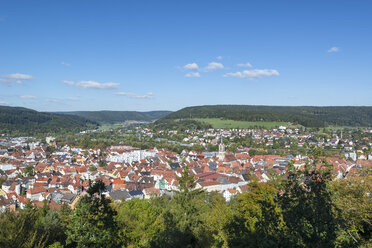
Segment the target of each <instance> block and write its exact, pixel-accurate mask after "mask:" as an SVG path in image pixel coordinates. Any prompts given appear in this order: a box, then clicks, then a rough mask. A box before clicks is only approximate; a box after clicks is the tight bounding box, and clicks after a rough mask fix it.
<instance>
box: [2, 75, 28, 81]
mask: <svg viewBox="0 0 372 248" xmlns="http://www.w3.org/2000/svg"><path fill="white" fill-rule="evenodd" d="M3 77H4V78H10V79H17V80H30V79H32V78H33V77H32V76H31V75H27V74H22V73H14V74H8V75H5V76H3Z"/></svg>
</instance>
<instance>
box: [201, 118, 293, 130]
mask: <svg viewBox="0 0 372 248" xmlns="http://www.w3.org/2000/svg"><path fill="white" fill-rule="evenodd" d="M194 120H196V121H200V122H206V123H209V124H211V125H212V126H213V128H225V129H230V128H254V127H263V128H276V127H279V126H285V127H291V128H295V127H300V125H293V124H292V123H289V122H266V121H256V122H254V121H233V120H221V119H218V118H194Z"/></svg>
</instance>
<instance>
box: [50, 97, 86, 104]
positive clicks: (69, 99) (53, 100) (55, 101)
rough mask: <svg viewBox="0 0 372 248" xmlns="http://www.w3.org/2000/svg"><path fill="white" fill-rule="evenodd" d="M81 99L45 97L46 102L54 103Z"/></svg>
mask: <svg viewBox="0 0 372 248" xmlns="http://www.w3.org/2000/svg"><path fill="white" fill-rule="evenodd" d="M79 100H80V99H79V98H77V97H52V98H47V99H45V101H46V102H53V103H66V102H71V101H73V102H77V101H79Z"/></svg>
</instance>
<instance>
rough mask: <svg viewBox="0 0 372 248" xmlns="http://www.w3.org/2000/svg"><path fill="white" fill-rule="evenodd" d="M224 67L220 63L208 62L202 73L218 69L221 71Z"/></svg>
mask: <svg viewBox="0 0 372 248" xmlns="http://www.w3.org/2000/svg"><path fill="white" fill-rule="evenodd" d="M223 68H224V66H223V64H221V63H218V62H210V63H209V64H208V66H207V67H206V68H204V71H215V70H218V69H223Z"/></svg>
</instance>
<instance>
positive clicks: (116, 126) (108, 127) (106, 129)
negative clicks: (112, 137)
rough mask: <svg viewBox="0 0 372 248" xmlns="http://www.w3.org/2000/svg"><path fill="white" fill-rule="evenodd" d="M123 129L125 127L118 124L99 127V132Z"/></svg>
mask: <svg viewBox="0 0 372 248" xmlns="http://www.w3.org/2000/svg"><path fill="white" fill-rule="evenodd" d="M121 127H123V126H121V125H118V124H102V125H101V126H99V128H98V130H102V131H109V130H112V129H118V128H121Z"/></svg>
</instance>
